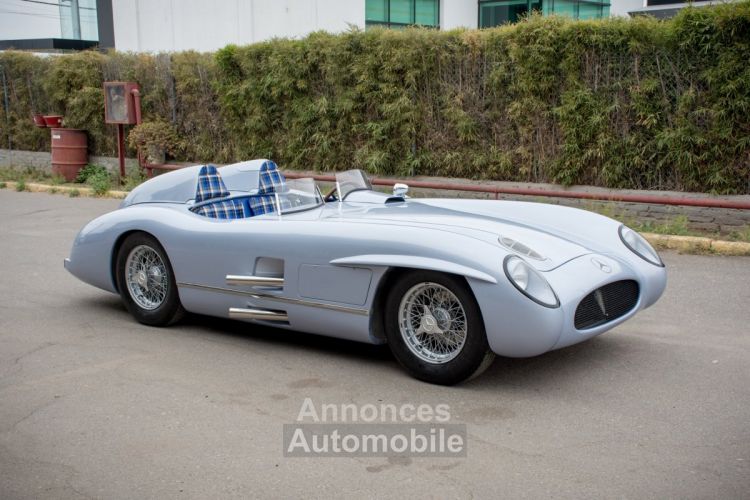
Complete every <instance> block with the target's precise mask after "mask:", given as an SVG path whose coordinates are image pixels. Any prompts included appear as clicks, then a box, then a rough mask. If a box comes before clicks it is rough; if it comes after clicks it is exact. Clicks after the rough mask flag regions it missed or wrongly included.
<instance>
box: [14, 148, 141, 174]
mask: <svg viewBox="0 0 750 500" xmlns="http://www.w3.org/2000/svg"><path fill="white" fill-rule="evenodd" d="M51 158H52V155H51V154H50V153H47V152H45V151H11V150H9V149H0V167H16V168H24V167H33V168H37V169H40V170H51V169H52V161H51ZM89 163H90V164H92V165H101V166H103V167H107V168H108V169H109V170H111V171H113V172H117V171H118V170H119V169H120V163H119V160H118V159H117V158H112V157H109V156H89ZM137 165H138V161H137V160H136V159H135V158H126V159H125V167H126V168H135V167H136V166H137Z"/></svg>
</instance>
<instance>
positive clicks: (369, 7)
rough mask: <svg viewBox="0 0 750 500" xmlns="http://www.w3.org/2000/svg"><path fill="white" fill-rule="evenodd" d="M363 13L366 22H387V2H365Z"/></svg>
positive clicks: (371, 0) (372, 0)
mask: <svg viewBox="0 0 750 500" xmlns="http://www.w3.org/2000/svg"><path fill="white" fill-rule="evenodd" d="M365 11H366V12H365V19H366V20H367V21H375V22H381V23H387V22H388V0H367V3H366V4H365Z"/></svg>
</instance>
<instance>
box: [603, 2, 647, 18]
mask: <svg viewBox="0 0 750 500" xmlns="http://www.w3.org/2000/svg"><path fill="white" fill-rule="evenodd" d="M644 5H645V2H644V1H643V0H610V6H609V15H610V16H613V17H614V16H621V17H630V16H628V12H630V11H633V10H636V9H642V8H643V7H644Z"/></svg>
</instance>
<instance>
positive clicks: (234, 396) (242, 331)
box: [0, 190, 750, 499]
mask: <svg viewBox="0 0 750 500" xmlns="http://www.w3.org/2000/svg"><path fill="white" fill-rule="evenodd" d="M116 204H117V202H116V201H114V200H92V199H69V198H66V197H63V196H59V195H46V194H31V193H15V192H10V191H8V190H2V191H0V221H1V222H0V230H1V232H0V276H1V278H0V299H2V302H0V498H3V499H10V498H61V497H62V498H78V497H93V498H140V497H143V498H191V497H193V498H195V497H198V498H206V497H218V496H221V497H225V496H249V495H253V496H271V497H279V496H302V495H307V496H326V497H340V496H344V495H346V496H353V495H368V496H369V495H377V496H395V495H399V496H407V495H408V496H414V497H444V498H445V497H458V498H468V497H479V498H487V497H497V496H507V497H528V498H539V497H571V498H604V497H631V498H642V497H652V498H677V497H682V498H741V497H743V496H744V497H745V498H747V496H748V491H750V307H749V306H750V259H747V258H719V257H700V256H679V255H675V254H666V255H665V256H664V257H665V260H666V262H667V264H668V266H669V272H670V284H669V287H668V289H667V292H666V294H665V295H664V297H663V298H662V300H661V301H660V302H659V303H658V304H657V305H656V306H654V307H653V308H651V309H650V310H648V311H645V312H643V313H641V314H640V315H639V316H638V317H637V318H635V319H634V320H632V321H630V322H628V323H626V324H625V325H623V326H621V327H619V328H617V329H615V330H614V331H612V332H610V333H608V334H606V335H604V336H602V337H599V338H597V339H595V340H592V341H589V342H587V343H584V344H582V345H579V346H575V347H572V348H568V349H565V350H562V351H558V352H554V353H550V354H547V355H544V356H540V357H537V358H533V359H528V360H506V359H502V360H498V361H496V362H495V364H494V365H493V366H492V368H490V370H489V371H488V372H486V373H485V374H484V375H483V376H482V377H480V378H478V379H476V380H475V381H473V382H470V383H467V384H465V385H463V386H460V387H454V388H444V387H435V386H430V385H426V384H423V383H420V382H417V381H415V380H412V379H410V378H408V377H407V376H406V375H404V374H403V373H402V372H401V371H400V370H399V369H398V367H397V366H396V364H395V362H394V361H393V360H392V359H391V358H390V355H389V354H388V351H387V349H383V348H377V347H370V346H365V345H359V344H351V343H346V342H342V341H336V340H329V339H323V338H316V337H309V336H304V335H300V334H290V333H287V332H283V331H276V330H272V329H257V328H251V327H249V326H247V325H244V324H235V323H231V322H226V321H218V320H213V319H209V318H195V317H193V318H189V319H188V320H186V321H185V322H184V323H183V324H181V325H179V326H177V327H172V328H169V329H152V328H147V327H144V326H141V325H138V324H136V323H135V322H134V321H133V320H131V318H130V317H129V316H128V314H127V313H126V312H125V311H124V309H123V308H122V306H121V305H120V303H119V300H118V298H117V297H115V296H111V295H108V294H106V293H104V292H100V291H98V290H96V289H93V288H91V287H88V286H86V285H84V284H82V283H79V282H78V281H77V280H75V279H74V278H73V277H71V276H69V275H68V274H67V273H66V272H65V271H64V270H63V267H62V259H63V257H65V256H67V252H68V249H69V245H70V243H71V241H72V239H73V237H74V235H75V233H76V231H77V230H78V228H79V227H81V226H82V225H83V224H84V223H85V222H86V221H88V220H89V219H91V218H93V217H94V216H95V215H97V214H99V213H103V212H105V211H108V210H110V209H112V208H114V207H115V206H116ZM305 397H311V398H312V399H313V400H314V401H315V402H316V403H322V402H327V403H347V402H354V403H359V404H366V403H376V404H379V402H381V401H382V402H389V403H395V404H402V403H430V404H433V405H435V404H440V403H447V404H449V405H450V409H451V414H452V417H453V419H452V422H454V423H465V424H466V425H467V429H468V433H469V443H468V456H467V458H465V459H446V458H432V459H428V458H415V459H390V460H389V459H386V458H367V459H350V458H317V459H309V458H308V459H291V458H284V457H283V456H282V437H281V436H282V425H283V424H284V423H292V422H294V420H295V418H296V416H297V414H298V412H299V409H300V406H301V404H302V402H303V400H304V398H305Z"/></svg>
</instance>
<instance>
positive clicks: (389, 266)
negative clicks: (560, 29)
mask: <svg viewBox="0 0 750 500" xmlns="http://www.w3.org/2000/svg"><path fill="white" fill-rule="evenodd" d="M407 190H408V188H407V186H405V185H397V187H396V189H394V193H393V194H387V193H382V192H378V191H374V190H373V189H372V187H371V185H370V183H369V181H368V180H367V177H366V176H365V175H364V174H363V173H362V172H360V171H358V170H351V171H348V172H343V173H339V174H338V175H337V176H336V186H335V188H334V189H332V190H331V192H330V193H328V194H327V195H325V196H324V195H322V194H321V192H320V190H319V189H318V187H317V186H316V184H315V182H314V181H313V180H312V179H298V180H293V181H289V180H286V179H285V178H284V176H283V175H282V174H281V172H280V171H279V170H278V169H277V167H276V165H275V164H274V163H273V162H272V161H269V160H253V161H248V162H243V163H237V164H234V165H228V166H225V167H222V168H218V169H217V168H216V167H214V166H212V165H206V166H198V167H190V168H185V169H182V170H178V171H175V172H172V173H168V174H164V175H160V176H158V177H156V178H154V179H151V180H149V181H148V182H145V183H144V184H142V185H141V186H139V187H138V188H136V189H134V190H133V191H132V192H131V193H130V194H129V195H128V197H127V198H126V199H125V200H124V201H123V203H122V205H121V207H120V208H119V209H118V210H115V211H114V212H111V213H108V214H105V215H103V216H101V217H99V218H97V219H95V220H93V221H92V222H90V223H89V224H88V225H86V226H85V227H84V228H83V229H82V230H81V232H80V233H79V234H78V236H77V237H76V239H75V242H74V244H73V248H72V250H71V254H70V258H68V259H65V267H66V268H67V269H68V271H70V272H71V273H72V274H73V275H75V276H76V277H78V278H79V279H81V280H83V281H85V282H86V283H89V284H91V285H94V286H96V287H99V288H101V289H103V290H106V291H109V292H113V293H119V294H120V296H121V297H122V300H123V302H124V303H125V306H126V307H127V308H128V310H129V311H130V312H131V313H132V314H133V316H135V318H136V319H137V320H138V321H140V322H141V323H145V324H147V325H154V326H164V325H169V324H171V323H173V322H175V321H177V320H179V318H180V317H181V316H182V315H183V314H184V313H185V312H186V311H189V312H191V313H198V314H206V315H211V316H218V317H229V318H234V319H238V320H243V321H248V322H252V323H263V324H266V325H274V326H277V327H280V328H287V329H292V330H298V331H302V332H309V333H315V334H320V335H329V336H333V337H340V338H344V339H349V340H356V341H360V342H369V343H373V344H379V343H385V342H387V343H388V344H389V346H390V348H391V350H392V351H393V354H394V356H395V357H396V358H397V359H398V361H399V362H400V363H401V364H402V365H403V366H404V368H405V369H406V370H407V371H408V372H410V373H411V374H412V375H413V376H415V377H417V378H420V379H422V380H426V381H429V382H433V383H438V384H454V383H457V382H460V381H463V380H466V379H468V378H471V377H473V376H476V375H477V374H479V373H481V372H482V371H483V370H484V369H485V368H487V366H489V364H490V363H491V362H492V360H493V358H494V356H495V354H498V355H501V356H511V357H526V356H535V355H538V354H542V353H544V352H547V351H550V350H552V349H559V348H561V347H566V346H569V345H572V344H575V343H578V342H581V341H584V340H586V339H589V338H591V337H594V336H595V335H599V334H601V333H603V332H605V331H607V330H609V329H611V328H613V327H615V326H617V325H619V324H620V323H622V322H623V321H625V320H627V319H628V318H631V317H632V316H633V315H634V314H635V313H636V312H637V311H639V310H641V309H644V308H646V307H648V306H650V305H651V304H653V303H654V302H656V300H657V299H658V298H659V297H660V296H661V294H662V292H663V291H664V288H665V286H666V279H667V276H666V271H665V269H664V264H663V263H662V261H661V259H660V258H659V255H658V254H657V253H656V251H654V249H653V248H652V247H651V246H650V245H649V244H648V243H647V242H646V241H645V240H644V239H643V238H642V237H641V236H640V235H638V233H636V232H635V231H632V230H630V229H628V228H627V227H625V226H624V225H622V224H620V223H619V222H617V221H614V220H612V219H609V218H607V217H603V216H601V215H597V214H594V213H591V212H586V211H583V210H577V209H573V208H566V207H561V206H556V205H546V204H542V203H524V202H515V201H488V200H464V199H412V198H409V197H408V196H407V195H406V192H407Z"/></svg>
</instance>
